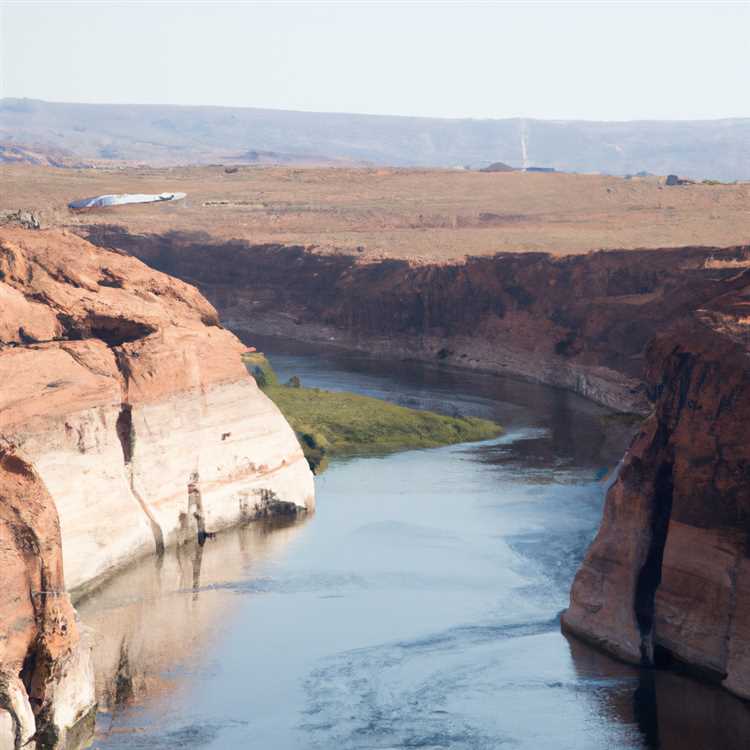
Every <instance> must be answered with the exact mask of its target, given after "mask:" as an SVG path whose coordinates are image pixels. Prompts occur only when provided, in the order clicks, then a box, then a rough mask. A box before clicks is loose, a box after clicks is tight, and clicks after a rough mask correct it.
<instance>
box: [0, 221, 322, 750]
mask: <svg viewBox="0 0 750 750" xmlns="http://www.w3.org/2000/svg"><path fill="white" fill-rule="evenodd" d="M0 304H1V305H2V308H1V313H0V383H1V384H2V388H1V389H0V569H1V570H2V577H3V587H2V588H1V589H0V617H1V619H2V622H3V626H4V627H3V629H2V632H1V633H0V746H2V747H3V748H4V747H5V745H3V744H2V743H3V741H5V742H6V744H9V746H10V747H20V746H21V745H22V744H25V743H26V742H27V741H28V740H29V739H30V738H31V737H33V736H34V735H35V734H36V736H37V739H38V740H39V741H40V746H44V747H56V746H58V745H59V746H62V744H64V743H65V742H66V741H67V740H68V739H70V737H68V738H67V739H66V734H69V733H70V732H72V731H74V729H73V728H74V727H75V726H76V725H78V724H79V722H80V721H81V720H82V719H84V718H85V717H86V716H87V715H88V714H89V713H90V712H91V709H92V704H93V701H94V698H93V695H94V694H93V684H92V672H91V666H90V663H89V660H88V654H87V649H86V647H85V646H84V645H82V644H81V642H80V638H79V633H78V629H77V626H76V621H75V615H74V612H73V609H72V607H71V604H70V599H69V596H68V593H67V592H68V591H70V590H75V591H84V590H86V589H87V588H89V587H90V586H92V585H94V584H95V583H96V582H97V581H99V580H101V578H103V577H105V576H107V575H110V574H111V573H112V572H113V571H114V570H115V569H117V568H119V567H121V566H124V565H126V564H127V563H128V562H130V561H131V560H133V559H135V558H137V557H139V556H142V555H147V554H149V553H154V552H156V553H158V552H160V551H161V550H162V549H163V548H164V546H165V545H167V544H170V543H180V542H183V541H187V540H190V539H198V540H201V538H202V535H204V534H205V533H206V532H210V531H216V530H219V529H221V528H223V527H226V526H228V525H231V524H234V523H238V522H240V521H246V520H252V519H253V518H255V517H258V516H265V515H267V514H269V513H274V512H281V513H285V514H290V513H291V514H293V513H296V512H297V511H300V510H307V509H312V507H313V505H314V496H313V483H312V475H311V474H310V471H309V469H308V467H307V462H306V461H305V459H304V456H303V454H302V451H301V449H300V447H299V444H298V443H297V440H296V438H295V436H294V433H293V431H292V430H291V428H290V427H289V425H288V424H287V423H286V421H285V420H284V418H283V417H282V416H281V414H280V412H279V411H278V409H277V408H276V407H275V406H274V405H273V403H271V402H270V401H269V400H268V399H267V398H266V397H265V396H264V395H263V394H262V392H260V391H259V389H258V388H257V386H256V384H255V381H254V380H253V379H252V378H251V377H249V375H248V374H247V372H246V370H245V368H244V365H243V364H242V362H241V359H240V354H241V352H242V351H243V349H244V347H243V346H242V345H241V343H240V342H239V341H238V340H237V339H236V338H235V337H234V336H233V335H232V334H231V333H230V332H229V331H226V330H224V329H223V328H221V326H219V324H218V316H217V314H216V311H215V310H214V309H213V307H211V305H210V304H209V303H208V302H206V300H205V299H203V297H201V295H200V294H199V292H198V291H197V290H196V289H194V288H193V287H191V286H189V285H187V284H185V283H183V282H180V281H177V280H175V279H172V278H170V277H168V276H165V275H164V274H161V273H159V272H156V271H152V270H151V269H149V268H147V267H146V266H144V265H143V264H142V263H141V262H140V261H138V260H135V259H133V258H130V257H127V256H124V255H121V254H118V253H115V252H110V251H106V250H100V249H97V248H95V247H94V246H92V245H90V244H89V243H87V242H85V241H84V240H81V239H80V238H79V237H77V236H75V235H72V234H68V233H65V232H57V231H48V232H47V231H45V232H32V231H24V230H2V232H1V233H0ZM6 625H7V626H6Z"/></svg>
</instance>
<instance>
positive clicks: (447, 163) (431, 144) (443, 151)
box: [0, 99, 750, 180]
mask: <svg viewBox="0 0 750 750" xmlns="http://www.w3.org/2000/svg"><path fill="white" fill-rule="evenodd" d="M0 142H2V143H4V144H6V146H13V145H16V144H18V145H23V144H34V149H35V150H37V149H45V148H46V149H50V150H52V151H54V150H64V151H65V152H66V153H68V154H72V155H74V156H75V158H77V159H79V160H87V161H90V160H94V161H95V160H115V161H120V160H121V161H131V162H132V161H139V162H146V163H152V164H162V165H166V164H188V163H197V164H205V163H211V162H223V161H227V162H243V161H247V162H253V161H255V162H273V161H275V159H274V158H273V157H272V158H268V157H265V158H258V156H259V155H260V154H273V155H277V156H278V157H279V160H280V161H283V162H284V163H293V162H294V161H299V162H301V163H309V162H316V163H326V162H337V161H345V162H350V163H351V162H363V161H364V162H370V163H374V164H387V165H394V166H436V167H441V166H442V167H454V166H461V165H466V164H469V165H471V166H472V167H474V168H481V167H485V166H487V165H488V164H490V163H493V162H504V163H506V164H509V165H510V166H513V167H521V166H528V165H533V166H536V167H550V168H554V169H556V170H560V171H576V172H606V173H611V174H633V173H637V172H642V171H647V172H652V173H655V174H662V175H664V174H669V173H675V174H679V175H680V176H684V177H690V178H694V179H703V178H713V179H719V180H735V179H750V118H742V119H726V120H701V121H634V122H589V121H562V120H554V121H553V120H529V119H507V120H470V119H463V120H457V119H456V120H454V119H437V118H424V117H397V116H380V115H356V114H326V113H317V112H291V111H285V110H268V109H251V108H231V107H177V106H161V105H123V104H64V103H52V102H43V101H38V100H33V99H1V100H0Z"/></svg>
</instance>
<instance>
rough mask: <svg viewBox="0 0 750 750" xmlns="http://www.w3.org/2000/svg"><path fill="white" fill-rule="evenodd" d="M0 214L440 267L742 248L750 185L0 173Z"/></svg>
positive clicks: (40, 170)
mask: <svg viewBox="0 0 750 750" xmlns="http://www.w3.org/2000/svg"><path fill="white" fill-rule="evenodd" d="M0 183H2V186H3V191H2V194H0V209H17V208H33V209H38V210H40V211H41V212H42V216H43V220H44V222H45V223H48V224H58V225H60V224H61V225H76V224H90V223H92V222H96V223H114V224H121V225H123V226H125V227H127V228H128V229H129V230H130V231H132V232H138V233H163V232H168V231H171V230H179V231H202V232H207V233H209V234H210V235H212V236H213V237H215V238H217V239H230V238H240V239H245V240H248V241H249V242H251V243H254V244H260V243H282V244H301V245H315V246H317V248H318V250H319V251H321V252H335V251H344V252H359V253H361V255H362V257H363V259H367V260H373V259H376V258H383V257H394V258H408V259H412V260H417V261H421V262H441V261H450V260H453V259H456V258H461V257H463V256H464V255H488V254H493V253H495V252H498V251H535V250H540V251H546V252H552V253H556V254H561V255H564V254H574V253H584V252H587V251H590V250H598V249H620V248H622V249H630V248H643V247H678V246H686V245H710V246H728V245H736V244H742V243H745V242H747V241H748V237H750V183H744V184H738V185H703V184H696V185H688V186H677V187H666V186H664V185H663V184H662V183H663V180H660V179H659V178H643V179H639V178H634V179H632V180H625V179H623V178H619V177H605V176H599V175H572V174H524V173H490V174H486V173H477V172H468V171H462V170H417V169H368V168H360V169H348V168H347V169H343V168H306V169H300V168H289V167H239V168H238V171H236V172H234V173H231V174H227V173H226V172H225V171H224V167H220V166H217V167H192V168H173V169H148V168H142V169H138V168H128V169H106V170H105V169H81V170H77V169H54V168H48V167H29V166H17V165H14V166H10V165H8V166H4V167H2V168H0ZM162 191H184V192H186V193H188V198H187V201H186V202H184V203H180V204H162V205H145V206H127V207H120V208H116V209H102V210H98V211H91V212H88V213H84V214H73V213H72V212H69V211H68V210H67V208H66V204H67V202H68V201H69V200H72V199H74V198H80V197H85V196H90V195H96V194H100V193H113V192H147V193H151V192H162Z"/></svg>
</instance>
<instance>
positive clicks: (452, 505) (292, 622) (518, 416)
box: [79, 340, 750, 750]
mask: <svg viewBox="0 0 750 750" xmlns="http://www.w3.org/2000/svg"><path fill="white" fill-rule="evenodd" d="M249 343H253V344H256V345H258V343H260V346H259V348H263V349H264V350H265V351H266V353H267V354H268V355H269V357H270V359H271V362H272V364H273V366H274V367H275V369H276V370H277V373H278V374H279V375H280V377H281V378H282V380H285V379H287V378H288V377H291V376H292V375H297V376H299V378H300V379H301V381H302V383H303V384H304V385H306V386H310V387H320V388H327V389H331V390H350V391H355V392H359V393H365V394H368V395H374V396H378V397H381V398H387V399H390V400H393V401H396V402H397V403H401V404H405V405H408V406H415V407H419V408H430V409H435V410H438V411H443V412H446V413H449V414H466V415H469V414H470V415H476V416H482V417H490V418H494V419H497V420H498V421H499V422H501V423H502V424H503V425H504V426H505V428H506V432H505V434H504V435H503V436H502V437H500V438H498V439H496V440H493V441H488V442H484V443H478V444H471V445H459V446H450V447H445V448H437V449H432V450H420V451H409V452H404V453H399V454H395V455H390V456H373V457H357V458H353V459H347V460H337V461H334V462H333V463H332V464H331V467H330V468H329V469H328V470H327V471H326V472H325V473H324V474H322V475H321V476H319V477H317V478H316V492H317V502H318V510H317V512H316V513H315V514H314V515H313V516H311V517H310V518H307V519H304V520H303V521H300V522H288V521H277V522H274V523H269V524H250V525H248V526H246V527H243V528H239V529H235V530H232V531H229V532H226V533H224V534H220V535H218V537H217V538H216V539H213V540H211V541H209V542H208V543H207V544H206V545H205V546H204V547H202V548H200V547H197V546H196V547H185V548H182V549H180V550H178V551H173V552H171V553H168V554H167V555H166V556H165V557H164V558H163V559H162V560H161V561H156V560H148V561H144V562H143V563H141V564H140V565H137V566H134V567H133V568H131V569H129V570H128V571H126V572H125V573H123V574H122V575H120V576H118V577H117V578H115V579H114V580H113V581H111V582H110V583H109V584H107V585H106V586H105V587H103V588H102V589H100V590H99V591H98V592H97V593H95V594H94V595H92V596H91V597H89V598H88V599H87V600H85V601H84V602H82V603H81V604H80V606H79V610H80V613H81V617H82V620H83V622H84V623H85V624H86V625H87V626H88V627H89V629H90V631H89V632H90V637H92V638H93V640H94V643H95V655H96V668H97V679H98V685H99V694H100V705H101V710H100V714H99V717H98V722H97V729H98V732H97V738H96V740H95V741H94V745H93V746H94V747H97V748H108V749H115V748H117V749H119V748H157V749H158V748H164V749H167V748H169V749H171V748H264V749H269V750H292V749H294V750H297V749H299V750H306V749H308V748H310V749H312V748H320V749H321V750H334V749H337V748H351V749H353V750H354V749H356V750H365V749H368V750H369V749H370V748H378V749H386V748H457V749H459V750H462V749H464V748H488V749H489V748H500V747H508V748H528V750H545V749H547V748H549V749H550V750H552V749H555V750H558V749H570V750H574V749H575V750H582V749H585V750H600V749H602V748H610V749H614V748H623V749H633V750H635V749H639V750H647V749H648V750H652V749H655V748H664V749H665V750H678V749H679V750H709V749H713V748H716V749H717V750H718V749H722V750H734V749H735V748H737V749H739V748H747V747H749V746H750V709H749V708H748V706H747V705H746V704H744V703H742V702H740V701H738V700H736V699H734V698H732V697H731V696H729V695H727V694H726V693H724V692H723V691H721V690H719V689H718V688H716V687H712V686H708V685H703V684H701V683H699V682H697V681H694V680H692V679H690V678H687V677H683V676H680V675H677V674H674V673H670V672H661V671H659V672H652V671H641V670H638V669H635V668H633V667H630V666H627V665H624V664H621V663H619V662H617V661H614V660H612V659H610V658H608V657H607V656H605V655H603V654H600V653H598V652H597V651H594V650H592V649H591V648H589V647H587V646H585V645H584V644H582V643H579V642H577V641H575V640H571V639H567V638H566V637H565V636H563V635H562V634H561V633H560V628H559V613H560V611H561V610H562V609H563V608H564V607H565V606H566V605H567V601H568V591H569V587H570V583H571V580H572V578H573V575H574V572H575V570H576V568H577V566H578V564H579V562H580V559H581V557H582V556H583V554H584V552H585V549H586V546H587V545H588V543H589V542H590V541H591V539H592V538H593V535H594V533H595V531H596V528H597V526H598V523H599V519H600V516H601V508H602V501H603V497H604V493H605V491H606V487H607V482H608V481H609V478H610V477H611V474H612V472H613V470H614V469H615V467H616V465H617V462H618V460H619V459H620V457H621V455H622V452H623V449H624V446H625V445H626V443H627V435H628V432H629V431H630V430H632V427H631V428H628V427H626V426H623V425H622V424H621V423H619V422H618V420H612V419H611V418H610V417H609V416H608V415H607V413H606V412H605V410H604V409H601V408H600V407H598V406H596V405H594V404H591V403H589V402H587V401H585V400H583V399H581V398H579V397H577V396H575V395H573V394H570V393H566V392H564V391H560V390H556V389H552V388H546V387H543V386H538V385H531V384H527V383H522V382H518V381H514V380H511V379H505V378H498V377H494V376H484V375H480V374H474V373H466V372H457V371H449V370H441V369H438V368H427V367H424V366H420V365H414V364H409V363H403V362H390V363H388V362H382V361H378V360H375V359H367V358H363V357H357V356H353V355H345V354H341V353H321V352H320V351H319V350H318V349H315V350H305V348H300V347H290V346H289V345H283V344H281V343H279V342H273V341H270V342H269V341H261V342H258V341H256V340H253V341H251V342H249Z"/></svg>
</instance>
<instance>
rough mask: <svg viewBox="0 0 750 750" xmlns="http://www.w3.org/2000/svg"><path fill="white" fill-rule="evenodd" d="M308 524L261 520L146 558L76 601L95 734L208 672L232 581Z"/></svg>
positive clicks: (229, 605) (231, 602) (230, 603)
mask: <svg viewBox="0 0 750 750" xmlns="http://www.w3.org/2000/svg"><path fill="white" fill-rule="evenodd" d="M304 523H305V520H304V519H302V520H297V521H295V520H288V519H274V520H268V521H260V522H256V523H252V524H249V525H247V526H243V527H239V528H236V529H233V530H231V531H227V532H224V533H221V534H218V535H217V536H216V537H215V538H214V539H211V540H208V541H207V542H206V543H205V544H204V545H199V544H196V543H190V544H186V545H183V546H180V547H177V548H175V549H171V550H168V551H167V553H166V554H165V555H164V556H162V557H160V558H156V557H152V558H147V559H144V560H143V561H141V562H139V563H136V564H134V565H132V566H131V567H129V568H128V569H126V570H125V571H123V572H122V573H121V574H119V575H118V576H117V577H116V578H114V579H112V580H111V581H109V582H107V583H105V584H104V585H103V586H102V587H100V588H99V589H97V590H96V591H95V592H93V593H92V594H90V595H89V596H87V597H86V598H85V599H83V600H82V601H79V602H77V603H76V608H77V610H78V612H79V615H80V617H81V620H82V621H83V623H84V624H85V626H86V627H87V628H88V629H89V630H90V631H91V635H92V641H93V643H94V664H95V673H96V686H97V700H98V703H99V709H100V717H99V722H98V729H99V732H100V734H103V735H106V734H107V733H108V732H109V731H111V729H112V727H113V726H114V724H115V722H116V719H117V716H118V713H119V712H121V711H123V710H124V709H126V708H128V707H132V706H133V705H137V704H138V703H140V702H142V701H143V700H146V699H148V700H154V699H156V698H159V697H163V698H166V697H168V696H170V695H172V694H174V693H178V692H179V691H180V690H181V689H182V688H183V687H184V686H185V685H186V684H189V682H190V681H191V680H192V679H194V678H195V675H196V674H199V673H200V672H201V671H205V670H207V669H210V668H211V665H210V662H207V661H206V659H205V654H206V653H207V651H208V650H209V649H210V647H211V644H212V643H216V642H217V640H220V639H221V637H222V632H223V630H224V628H225V627H226V626H227V623H228V622H229V619H228V618H229V616H230V614H231V612H232V610H233V609H234V608H235V607H236V599H235V597H233V596H232V595H231V591H230V590H228V589H226V588H225V585H226V584H227V583H228V582H232V581H235V580H237V579H241V578H243V577H246V576H248V575H252V572H253V569H254V568H256V567H258V565H259V563H261V562H264V563H268V562H269V561H273V560H275V559H278V557H279V556H280V555H281V554H283V552H284V550H285V549H286V548H287V546H288V545H289V544H290V543H291V542H292V541H293V539H294V538H295V537H296V536H297V534H299V533H300V531H301V528H302V526H303V524H304Z"/></svg>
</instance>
